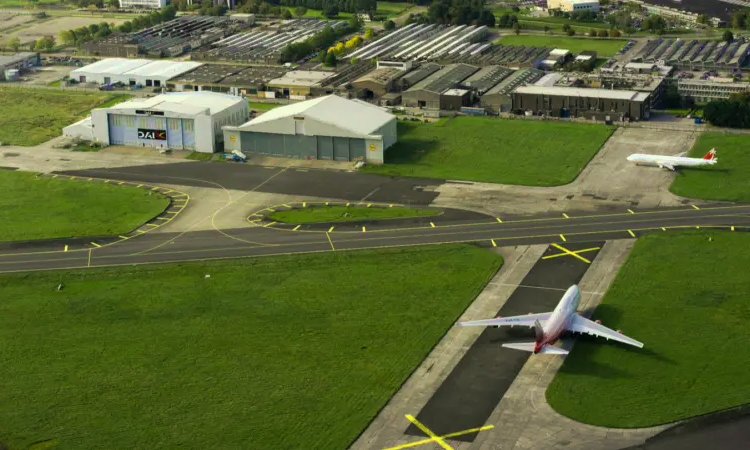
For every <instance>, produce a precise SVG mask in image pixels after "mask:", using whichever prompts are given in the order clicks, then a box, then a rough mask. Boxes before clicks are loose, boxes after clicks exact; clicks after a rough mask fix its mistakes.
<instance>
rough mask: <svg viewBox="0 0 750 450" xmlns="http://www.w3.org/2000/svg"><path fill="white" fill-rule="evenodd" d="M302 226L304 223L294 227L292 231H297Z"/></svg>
mask: <svg viewBox="0 0 750 450" xmlns="http://www.w3.org/2000/svg"><path fill="white" fill-rule="evenodd" d="M301 226H302V225H297V226H296V227H294V229H293V230H292V231H297V230H299V227H301Z"/></svg>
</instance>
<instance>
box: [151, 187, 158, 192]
mask: <svg viewBox="0 0 750 450" xmlns="http://www.w3.org/2000/svg"><path fill="white" fill-rule="evenodd" d="M151 190H152V191H158V190H159V186H156V187H154V188H151Z"/></svg>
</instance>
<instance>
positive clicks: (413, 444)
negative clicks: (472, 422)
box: [383, 425, 495, 450]
mask: <svg viewBox="0 0 750 450" xmlns="http://www.w3.org/2000/svg"><path fill="white" fill-rule="evenodd" d="M493 428H495V426H494V425H485V426H483V427H479V428H471V429H468V430H463V431H456V432H455V433H450V434H446V435H443V436H440V439H448V438H452V437H458V436H463V435H465V434H471V433H478V432H480V431H485V430H491V429H493ZM430 442H435V440H434V439H433V438H429V439H422V440H421V441H415V442H410V443H408V444H403V445H398V446H396V447H388V448H385V449H383V450H401V449H404V448H409V447H416V446H419V445H424V444H429V443H430Z"/></svg>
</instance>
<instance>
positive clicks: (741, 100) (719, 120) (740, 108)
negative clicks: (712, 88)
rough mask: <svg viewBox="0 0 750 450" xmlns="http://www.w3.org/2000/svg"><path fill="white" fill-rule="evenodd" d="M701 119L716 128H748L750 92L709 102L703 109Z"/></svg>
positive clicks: (749, 126)
mask: <svg viewBox="0 0 750 450" xmlns="http://www.w3.org/2000/svg"><path fill="white" fill-rule="evenodd" d="M703 117H704V118H705V119H706V120H707V121H709V122H710V123H711V125H714V126H717V127H727V128H750V92H742V93H738V94H732V95H730V96H729V98H728V99H726V100H714V101H712V102H709V103H708V104H707V105H706V106H705V107H704V108H703Z"/></svg>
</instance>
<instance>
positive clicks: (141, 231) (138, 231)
mask: <svg viewBox="0 0 750 450" xmlns="http://www.w3.org/2000/svg"><path fill="white" fill-rule="evenodd" d="M136 232H137V233H138V234H145V233H146V232H145V231H143V230H136Z"/></svg>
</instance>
